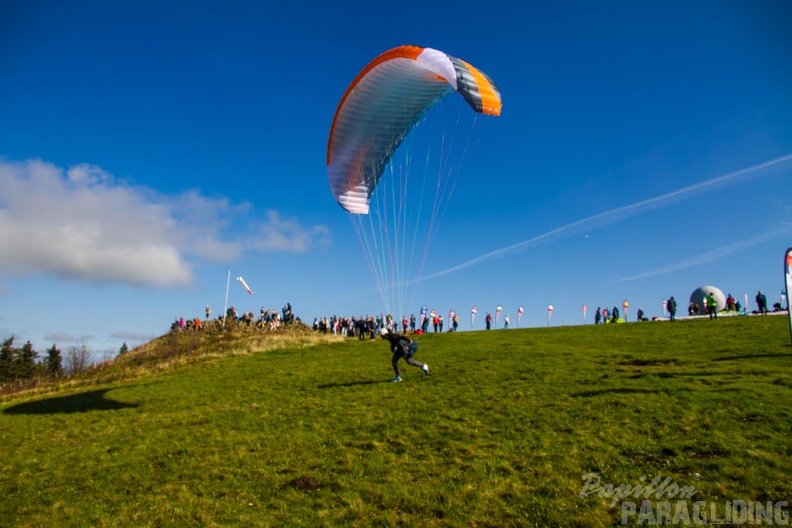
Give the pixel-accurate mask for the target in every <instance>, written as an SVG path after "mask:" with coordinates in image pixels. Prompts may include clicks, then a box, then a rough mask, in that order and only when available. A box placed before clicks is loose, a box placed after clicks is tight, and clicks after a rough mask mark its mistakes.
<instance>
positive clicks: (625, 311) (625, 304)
mask: <svg viewBox="0 0 792 528" xmlns="http://www.w3.org/2000/svg"><path fill="white" fill-rule="evenodd" d="M622 307H623V308H624V320H625V321H627V309H628V308H629V307H630V303H628V302H627V299H624V303H623V304H622Z"/></svg>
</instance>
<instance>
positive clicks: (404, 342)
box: [380, 328, 429, 382]
mask: <svg viewBox="0 0 792 528" xmlns="http://www.w3.org/2000/svg"><path fill="white" fill-rule="evenodd" d="M380 337H382V339H387V340H388V341H389V342H390V348H391V352H393V358H392V359H391V364H392V365H393V371H394V372H395V373H396V377H395V378H393V379H392V380H391V382H395V381H401V380H402V377H401V372H400V371H399V360H400V359H402V358H404V360H405V361H406V362H407V364H408V365H412V366H413V367H418V368H420V369H421V370H423V373H424V374H429V365H427V364H426V363H423V364H421V363H418V362H417V361H415V360H414V359H413V358H412V356H413V354H414V353H415V350H416V349H417V348H418V344H417V343H415V341H413V340H412V339H410V338H408V337H406V336H403V335H401V334H397V333H396V332H390V331H388V329H387V328H382V329H380Z"/></svg>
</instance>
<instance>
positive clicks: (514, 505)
mask: <svg viewBox="0 0 792 528" xmlns="http://www.w3.org/2000/svg"><path fill="white" fill-rule="evenodd" d="M260 337H261V339H258V338H257V337H256V335H255V334H246V333H242V332H240V333H238V334H218V335H217V336H214V337H208V336H206V335H204V336H196V335H195V333H193V334H187V333H170V334H167V335H165V336H162V337H161V338H158V339H157V340H154V341H152V342H151V343H148V344H147V345H145V346H143V347H140V348H139V349H135V350H133V351H130V352H129V353H128V354H127V355H126V356H127V357H122V358H119V359H118V360H116V361H113V362H112V364H111V365H109V366H108V367H107V368H106V369H105V370H104V371H102V373H101V374H102V376H97V377H95V378H93V380H92V381H91V382H90V384H88V385H87V386H85V385H84V386H77V387H74V388H69V387H62V388H61V389H60V392H58V393H56V394H42V395H34V396H30V395H28V396H25V397H21V398H20V397H17V398H15V399H14V400H13V401H6V402H5V403H1V404H0V444H2V445H3V446H4V453H6V454H7V456H4V457H3V459H2V460H0V493H1V494H2V495H3V496H4V497H5V498H6V500H4V501H2V503H0V519H14V520H15V523H14V524H15V526H89V525H90V526H135V527H137V526H162V525H175V526H192V525H196V526H199V525H200V526H394V525H406V526H460V527H461V526H533V525H536V526H590V527H601V526H612V525H615V524H619V522H620V520H621V518H622V515H623V514H624V513H623V512H624V510H623V504H624V503H625V500H621V501H614V499H613V497H612V496H608V494H607V489H608V488H606V487H604V486H606V485H607V484H610V485H612V486H614V487H616V486H619V485H622V484H624V485H630V486H634V485H638V484H640V483H641V482H648V481H650V480H651V479H652V478H653V477H654V476H662V477H663V478H670V479H671V481H672V482H673V483H675V484H676V485H677V487H686V490H687V489H689V490H693V491H695V496H694V497H692V498H690V499H684V500H683V502H684V503H685V504H686V505H687V507H689V508H690V515H691V516H692V509H693V505H694V501H705V502H707V504H712V505H713V507H714V508H715V510H714V511H717V512H720V513H723V511H724V510H723V509H724V505H725V503H726V501H735V500H742V501H746V503H748V502H751V501H754V502H755V501H763V502H762V503H763V504H766V503H767V501H770V503H771V507H774V506H775V504H776V501H779V500H787V499H788V498H789V497H790V496H791V495H792V481H790V479H789V476H788V461H789V459H790V456H792V448H790V444H789V441H788V439H789V435H790V433H791V432H792V425H790V424H792V420H790V418H792V413H791V412H790V410H789V408H788V401H789V398H790V395H792V346H790V344H789V341H790V339H789V331H788V328H787V321H786V319H785V318H782V317H731V318H723V319H721V320H719V321H713V322H710V321H707V320H704V321H702V320H694V321H680V322H678V323H675V324H670V323H651V322H647V323H629V324H621V325H606V326H593V325H589V326H578V327H561V328H538V329H524V330H496V331H490V332H485V331H481V332H465V333H459V334H454V333H447V334H430V335H425V336H422V337H420V338H419V339H420V343H421V345H420V349H419V352H418V356H419V358H420V360H421V361H426V362H428V363H429V365H430V366H431V372H432V374H431V375H430V376H423V374H422V373H421V372H420V370H418V369H414V368H411V367H403V372H404V377H405V381H404V382H402V383H396V384H392V383H387V380H388V379H389V378H390V377H391V374H392V373H391V370H390V353H389V351H388V348H387V344H386V343H384V342H382V341H379V340H378V341H376V342H369V341H357V340H354V339H348V340H343V339H342V338H336V339H335V340H333V338H325V337H319V338H317V336H316V335H315V334H313V333H312V332H311V331H310V330H300V332H296V333H295V335H292V336H290V337H289V338H288V339H285V340H283V341H280V342H277V341H275V339H274V337H273V336H267V337H266V338H265V337H264V336H260ZM133 372H134V375H131V373H133ZM591 475H596V476H597V478H598V479H600V480H599V482H600V483H601V485H600V488H599V489H595V488H592V487H591V486H589V488H585V486H586V483H587V482H590V481H591V479H592V478H593V477H591ZM643 477H646V478H647V479H648V480H647V479H645V480H644V481H642V480H641V479H642V478H643ZM587 479H588V480H587ZM586 489H588V491H589V492H590V493H588V494H586V492H585V491H586ZM592 489H593V491H592ZM668 500H671V501H672V504H676V503H677V502H675V501H678V500H680V497H678V496H675V497H673V499H669V495H668V494H667V493H666V495H663V496H661V497H660V498H654V497H653V498H652V501H653V502H652V506H653V507H654V508H655V510H653V514H657V509H656V508H658V507H659V502H662V501H668ZM626 502H629V501H626ZM751 503H752V504H753V502H751ZM636 504H637V506H638V507H640V500H639V501H637V503H636ZM708 512H709V510H708ZM774 514H775V513H771V515H774ZM627 515H628V516H627V517H626V520H627V521H628V523H631V524H635V522H636V519H637V514H635V515H632V516H630V515H629V508H628V509H627ZM707 515H709V513H707Z"/></svg>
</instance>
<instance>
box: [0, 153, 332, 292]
mask: <svg viewBox="0 0 792 528" xmlns="http://www.w3.org/2000/svg"><path fill="white" fill-rule="evenodd" d="M240 217H241V219H242V220H241V223H243V224H247V225H249V226H250V227H249V228H248V229H246V230H244V231H239V230H234V231H233V234H232V235H230V236H226V235H225V233H226V232H232V231H231V229H230V225H229V224H230V221H229V220H228V219H229V218H233V219H235V220H238V219H239V218H240ZM251 217H252V207H251V206H250V204H246V203H242V204H234V203H232V202H230V201H229V200H228V199H225V198H219V199H218V198H207V197H205V196H202V195H201V194H200V193H199V192H198V191H195V190H187V191H185V192H183V193H180V194H179V195H176V196H166V195H162V194H159V193H157V192H155V191H153V190H151V189H149V188H146V187H139V186H138V187H135V186H131V185H129V184H127V183H126V182H124V181H119V180H117V179H116V178H115V177H113V176H112V175H111V174H109V173H107V172H106V171H104V170H102V169H101V168H100V167H97V166H95V165H89V164H81V165H77V166H75V167H71V168H68V169H63V168H60V167H57V166H55V165H53V164H52V163H48V162H45V161H41V160H27V161H21V162H16V161H9V160H5V159H0V272H4V273H8V274H14V275H28V274H43V275H50V276H55V277H59V278H65V279H72V280H79V281H85V282H119V283H126V284H134V285H145V286H159V287H179V286H186V285H189V284H190V283H192V281H193V280H194V274H193V270H192V265H191V260H192V259H193V258H203V259H211V260H218V261H230V260H233V259H235V258H237V257H238V256H239V255H240V254H241V253H242V252H244V251H290V252H302V251H308V250H309V249H310V248H311V247H312V245H313V244H315V243H319V242H321V241H322V240H324V239H325V238H326V237H327V229H326V228H325V227H324V226H314V227H312V228H304V227H303V226H302V225H301V224H300V222H299V221H297V220H296V219H283V218H281V217H280V215H278V213H277V212H274V211H270V212H268V216H267V218H265V219H264V220H263V221H262V220H255V219H251Z"/></svg>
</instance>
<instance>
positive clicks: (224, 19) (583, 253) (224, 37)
mask: <svg viewBox="0 0 792 528" xmlns="http://www.w3.org/2000/svg"><path fill="white" fill-rule="evenodd" d="M220 4H221V3H215V2H184V1H169V0H161V1H158V2H80V1H77V2H68V3H64V2H38V1H13V0H12V1H11V2H3V3H2V6H0V72H2V82H0V124H1V125H2V126H0V336H2V337H7V336H10V335H14V336H16V338H17V339H18V340H19V342H23V341H26V340H31V341H32V342H33V344H34V345H35V346H36V348H37V349H38V350H39V351H41V352H43V351H44V349H45V348H46V347H48V346H50V345H51V344H52V343H56V344H58V346H59V347H61V348H66V347H68V346H70V345H71V344H74V343H80V342H82V343H85V344H87V345H88V346H89V347H90V348H92V349H93V350H95V351H97V352H99V353H101V351H104V350H113V351H115V350H117V349H118V348H119V347H120V346H121V344H122V342H127V343H128V344H129V345H134V344H137V343H139V342H141V341H142V340H147V339H149V338H150V337H152V336H156V335H160V334H162V333H164V332H166V331H167V329H168V327H169V325H170V324H171V322H172V321H173V320H174V319H175V318H177V317H180V316H185V317H196V316H199V317H200V316H203V310H204V307H205V306H206V304H210V305H211V307H212V310H213V312H214V314H215V315H216V314H218V313H219V312H220V311H221V310H222V308H223V304H224V300H225V292H226V278H227V274H228V272H229V270H230V271H231V277H232V284H231V290H230V295H229V304H233V305H235V306H237V307H238V308H239V309H240V310H246V311H249V310H253V311H255V312H256V313H258V311H259V309H260V308H261V306H266V307H268V308H280V307H282V306H283V305H284V304H285V303H286V302H290V303H291V304H292V306H293V307H294V309H295V311H296V313H297V314H298V315H299V316H300V317H301V318H303V319H304V320H306V321H308V322H310V321H312V320H313V318H314V317H316V316H323V315H327V316H331V315H333V314H339V315H341V314H347V315H364V314H367V313H378V312H380V311H382V310H383V305H382V302H381V299H380V296H379V295H378V294H377V292H376V289H375V287H374V286H375V283H374V281H373V279H372V277H371V274H370V273H369V268H368V265H367V264H366V261H365V259H364V257H363V254H362V252H361V248H360V245H359V244H358V242H357V239H356V236H355V234H354V230H353V229H352V227H351V224H350V222H349V219H348V218H347V215H346V213H345V212H344V211H343V210H341V209H340V208H339V206H338V205H337V204H336V203H335V201H334V199H333V197H332V195H331V193H330V190H329V186H328V183H327V174H326V167H325V162H326V158H325V155H326V147H327V137H328V133H329V129H330V123H331V120H332V118H333V114H334V112H335V109H336V106H337V104H338V102H339V99H340V98H341V96H342V95H343V93H344V91H345V89H346V88H347V86H348V84H349V83H350V82H351V80H352V79H353V78H354V77H355V76H356V75H357V73H358V72H359V71H360V70H361V69H362V68H363V67H364V66H365V65H366V64H367V63H368V62H369V61H370V60H371V59H373V58H374V57H376V56H377V55H378V54H379V53H381V52H383V51H386V50H388V49H390V48H393V47H396V46H399V45H402V44H415V45H420V46H428V47H433V48H436V49H439V50H442V51H445V52H447V53H449V54H451V55H454V56H456V57H459V58H462V59H463V60H465V61H467V62H469V63H471V64H473V65H475V66H477V67H478V68H480V69H481V70H483V71H484V72H486V73H487V74H488V75H489V76H490V77H491V78H492V79H494V80H495V82H496V83H497V84H498V86H499V88H500V91H501V94H502V97H503V113H502V115H501V116H500V117H497V118H480V119H477V120H476V130H475V135H476V138H477V141H476V144H475V147H474V148H472V149H471V152H469V153H468V154H467V155H466V158H465V164H464V167H463V169H462V170H461V172H460V173H459V176H458V181H457V185H456V188H455V191H454V195H453V196H452V198H451V199H450V200H449V202H448V204H447V208H446V210H445V214H444V216H443V218H442V221H441V223H440V224H439V225H438V226H437V227H436V229H435V231H434V238H433V241H432V244H431V246H430V250H429V253H428V254H427V257H426V264H425V267H424V270H423V274H422V278H423V279H422V280H421V281H420V282H419V283H418V285H417V289H416V294H415V297H414V299H413V302H412V306H411V308H410V310H409V311H410V312H413V313H416V314H417V313H418V311H419V309H420V306H421V305H423V304H426V305H427V306H429V308H430V309H435V310H437V311H438V312H440V313H443V314H447V313H448V311H449V310H451V309H455V310H456V311H457V312H459V313H460V314H462V328H463V329H468V328H469V327H470V324H469V320H470V319H469V313H470V308H471V307H472V306H474V305H475V306H477V307H478V310H479V315H478V316H477V321H476V327H477V328H481V327H482V326H483V318H484V314H485V313H486V312H487V311H492V312H494V310H495V306H496V305H498V304H500V305H502V306H503V307H504V313H508V314H509V315H510V317H511V320H512V326H514V324H515V321H516V312H517V307H518V306H520V305H522V306H524V307H525V314H524V315H523V317H522V321H521V326H523V327H525V326H543V325H545V324H546V309H547V306H548V304H553V306H554V308H555V309H554V312H553V316H552V324H554V325H556V324H558V325H560V324H581V323H582V322H583V318H582V310H581V308H582V305H583V304H587V306H588V307H589V314H588V321H589V322H591V320H592V319H593V311H594V309H595V308H596V307H597V306H606V305H607V306H613V305H615V304H619V305H621V303H622V301H623V300H624V299H627V300H628V301H629V303H630V306H631V314H630V319H632V318H633V317H634V313H635V310H636V309H637V308H638V307H642V308H643V310H644V312H646V314H647V315H648V316H652V315H661V314H662V306H661V301H662V300H663V299H665V298H667V297H668V296H670V295H674V296H676V298H677V299H678V300H681V301H682V304H683V305H684V304H686V302H687V298H688V297H689V294H690V292H692V291H693V290H694V289H695V288H696V287H698V286H701V285H703V284H712V285H715V286H717V287H719V288H721V289H722V290H723V291H724V293H732V294H734V295H735V296H737V297H738V298H739V299H741V298H742V294H743V293H745V292H747V293H748V294H749V297H750V298H751V303H753V300H752V299H753V296H754V295H755V293H756V291H757V290H760V289H761V290H764V291H765V292H766V293H768V297H769V299H770V301H771V302H775V301H776V300H778V298H779V297H780V291H781V289H782V286H783V282H782V264H783V254H784V250H785V249H786V248H787V247H788V246H790V245H792V97H791V96H790V94H792V34H791V33H790V32H789V31H788V26H789V22H790V20H792V4H790V3H789V2H787V1H777V2H775V1H762V2H726V1H718V2H668V1H663V2H638V3H636V2H609V1H605V2H602V1H599V2H502V3H501V2H492V3H489V4H487V5H486V9H485V10H482V8H481V3H480V2H476V3H465V2H461V3H457V4H454V5H453V6H452V5H451V4H448V3H447V2H420V3H414V4H413V3H401V4H398V5H391V4H377V3H374V2H358V3H354V2H352V3H345V2H333V3H329V2H279V3H274V4H273V3H260V2H239V1H228V2H223V3H222V5H220ZM453 96H456V94H452V97H453ZM238 275H241V276H243V277H244V278H245V280H246V281H247V282H248V284H249V285H250V286H251V288H252V290H253V292H254V295H253V296H252V297H251V296H249V295H248V294H247V293H246V292H245V291H244V290H243V289H242V288H241V287H240V286H239V285H238V284H236V283H234V282H233V278H234V277H236V276H238Z"/></svg>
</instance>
